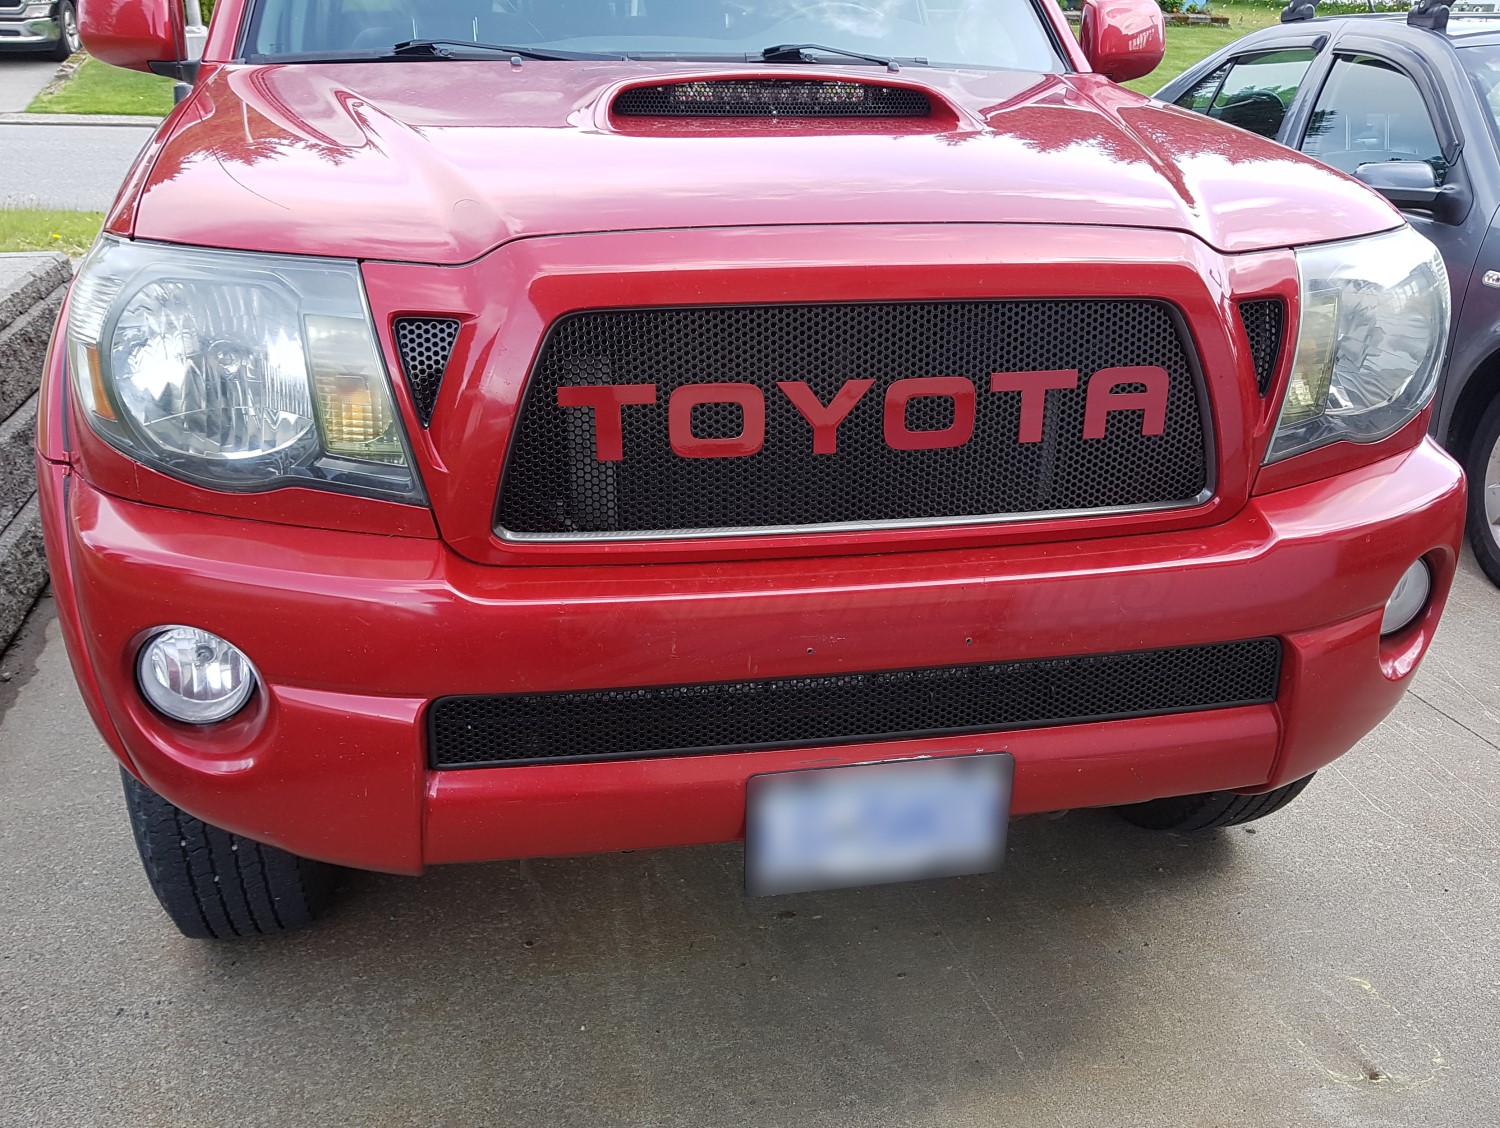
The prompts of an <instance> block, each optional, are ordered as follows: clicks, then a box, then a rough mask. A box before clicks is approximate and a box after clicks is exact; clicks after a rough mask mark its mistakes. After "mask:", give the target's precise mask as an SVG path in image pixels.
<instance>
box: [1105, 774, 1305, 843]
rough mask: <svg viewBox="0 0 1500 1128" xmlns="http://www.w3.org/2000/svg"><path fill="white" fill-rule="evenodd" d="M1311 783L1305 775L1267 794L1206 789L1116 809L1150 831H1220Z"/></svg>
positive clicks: (1275, 806) (1272, 809)
mask: <svg viewBox="0 0 1500 1128" xmlns="http://www.w3.org/2000/svg"><path fill="white" fill-rule="evenodd" d="M1314 774H1316V773H1314ZM1311 782H1312V776H1304V777H1303V778H1302V779H1299V780H1295V781H1293V782H1292V783H1289V784H1287V785H1286V786H1285V787H1278V788H1277V789H1276V790H1275V791H1268V792H1266V793H1265V794H1264V795H1241V794H1240V793H1239V792H1237V791H1204V792H1202V793H1200V794H1198V795H1176V796H1173V797H1172V798H1170V799H1152V800H1151V801H1150V802H1149V803H1133V804H1131V805H1130V806H1128V807H1116V808H1115V810H1117V811H1118V812H1119V813H1120V817H1121V818H1123V819H1125V820H1126V821H1127V822H1133V823H1135V825H1136V826H1143V827H1145V828H1146V829H1147V830H1175V831H1178V832H1179V833H1185V832H1187V831H1193V830H1218V829H1220V828H1221V827H1226V826H1239V825H1240V823H1247V822H1254V821H1255V820H1256V819H1263V818H1265V817H1266V816H1267V815H1271V814H1275V813H1276V812H1277V811H1279V810H1281V808H1283V807H1285V806H1286V805H1287V804H1288V803H1290V802H1291V801H1292V800H1293V799H1295V798H1297V796H1299V795H1301V794H1302V789H1303V788H1305V787H1306V786H1307V785H1308V784H1309V783H1311Z"/></svg>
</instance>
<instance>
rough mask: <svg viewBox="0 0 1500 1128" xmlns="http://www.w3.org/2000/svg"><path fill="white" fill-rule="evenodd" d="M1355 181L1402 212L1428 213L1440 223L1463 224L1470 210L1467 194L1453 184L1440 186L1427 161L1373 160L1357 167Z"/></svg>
mask: <svg viewBox="0 0 1500 1128" xmlns="http://www.w3.org/2000/svg"><path fill="white" fill-rule="evenodd" d="M1354 178H1355V179H1356V180H1358V181H1360V182H1361V183H1362V184H1367V185H1369V186H1370V187H1371V188H1373V189H1375V191H1377V192H1379V193H1380V194H1381V195H1382V196H1384V197H1385V198H1386V199H1387V200H1389V201H1390V202H1391V203H1393V204H1395V205H1396V206H1397V207H1398V208H1400V209H1401V210H1402V211H1425V212H1431V213H1432V218H1433V219H1435V220H1437V221H1438V222H1439V223H1462V222H1463V221H1464V217H1465V216H1466V215H1467V214H1468V211H1469V203H1470V200H1469V194H1468V193H1467V192H1465V191H1464V190H1463V189H1461V188H1460V187H1458V186H1457V185H1455V184H1447V185H1444V186H1442V187H1439V186H1438V182H1437V173H1436V172H1434V171H1433V169H1432V166H1431V165H1430V164H1428V163H1427V162H1426V161H1372V162H1370V163H1369V164H1362V165H1360V166H1359V167H1358V168H1356V169H1355V170H1354Z"/></svg>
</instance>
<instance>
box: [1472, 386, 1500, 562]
mask: <svg viewBox="0 0 1500 1128" xmlns="http://www.w3.org/2000/svg"><path fill="white" fill-rule="evenodd" d="M1464 472H1465V473H1466V474H1467V475H1468V476H1469V523H1468V533H1469V544H1470V545H1472V546H1473V549H1474V557H1475V559H1477V560H1478V561H1479V566H1480V567H1481V568H1483V569H1484V574H1485V575H1486V576H1488V577H1489V578H1490V582H1491V583H1493V584H1496V585H1500V399H1496V400H1495V401H1494V402H1493V403H1491V404H1490V406H1489V407H1488V408H1486V409H1485V412H1484V414H1483V415H1482V416H1480V418H1479V427H1478V428H1477V429H1476V430H1475V432H1474V441H1473V442H1472V443H1470V444H1469V456H1468V458H1466V459H1465V460H1464Z"/></svg>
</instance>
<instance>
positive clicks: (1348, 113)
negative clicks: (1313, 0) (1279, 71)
mask: <svg viewBox="0 0 1500 1128" xmlns="http://www.w3.org/2000/svg"><path fill="white" fill-rule="evenodd" d="M1320 79H1321V84H1320V86H1319V87H1318V88H1317V90H1316V91H1315V92H1314V91H1311V90H1310V91H1308V92H1307V93H1308V94H1310V95H1311V97H1310V98H1305V99H1304V105H1303V106H1301V107H1299V112H1298V113H1297V114H1296V115H1295V116H1294V120H1291V121H1289V122H1288V123H1287V130H1285V131H1284V132H1286V131H1292V132H1293V135H1294V137H1295V142H1294V147H1296V148H1298V149H1300V150H1301V151H1302V152H1304V153H1305V154H1307V155H1308V156H1310V157H1313V158H1315V159H1317V160H1319V161H1322V162H1323V163H1324V164H1328V165H1332V166H1333V167H1334V168H1336V169H1338V170H1339V171H1341V172H1346V173H1348V174H1349V175H1351V176H1353V175H1354V174H1355V173H1356V172H1357V170H1358V169H1359V167H1360V166H1361V165H1368V164H1377V163H1380V162H1384V161H1421V162H1423V163H1426V164H1427V165H1429V166H1430V167H1431V168H1432V170H1433V172H1434V174H1435V175H1436V178H1437V182H1438V184H1439V185H1444V184H1450V185H1453V186H1454V190H1455V191H1456V192H1460V193H1463V194H1467V191H1468V187H1467V184H1468V181H1467V173H1466V171H1465V169H1464V167H1463V138H1462V135H1461V133H1460V132H1459V128H1458V125H1457V123H1456V121H1455V119H1454V115H1453V113H1452V110H1451V107H1450V104H1449V101H1448V98H1447V96H1446V94H1445V93H1444V91H1443V89H1442V87H1441V85H1440V84H1439V83H1438V82H1437V81H1436V76H1435V74H1434V72H1433V70H1432V68H1431V67H1430V66H1428V65H1427V64H1426V63H1425V62H1424V60H1422V58H1421V57H1420V56H1419V55H1417V54H1416V53H1414V52H1411V51H1409V50H1401V49H1400V48H1399V46H1398V45H1392V44H1384V43H1381V42H1380V41H1378V40H1372V39H1370V38H1368V37H1365V36H1358V37H1356V36H1344V37H1342V38H1341V39H1340V40H1339V41H1338V42H1337V43H1336V44H1335V45H1334V48H1333V52H1332V58H1331V61H1330V65H1329V66H1328V68H1327V70H1326V73H1324V74H1323V75H1321V76H1320ZM1287 140H1291V138H1287ZM1403 214H1405V216H1406V218H1407V221H1408V222H1409V223H1410V224H1411V225H1412V226H1413V227H1414V228H1416V229H1417V230H1418V231H1420V232H1421V233H1422V234H1423V235H1425V236H1427V238H1429V239H1431V240H1432V241H1433V243H1435V244H1436V245H1437V248H1438V250H1439V251H1440V252H1441V253H1442V255H1443V261H1444V262H1445V263H1446V264H1447V267H1448V276H1449V282H1450V284H1451V286H1452V291H1453V299H1454V305H1455V310H1454V312H1455V314H1457V312H1458V310H1457V306H1458V304H1459V303H1460V302H1461V301H1462V299H1463V295H1464V292H1465V290H1466V288H1467V285H1468V279H1469V274H1470V272H1471V271H1472V269H1473V265H1474V260H1475V256H1476V255H1477V253H1478V250H1479V246H1478V242H1477V241H1476V238H1475V235H1474V232H1473V231H1472V230H1470V225H1468V224H1465V223H1463V222H1457V223H1455V222H1442V221H1439V220H1438V219H1436V218H1434V216H1433V215H1432V213H1431V212H1428V211H1424V210H1419V209H1414V208H1413V209H1403Z"/></svg>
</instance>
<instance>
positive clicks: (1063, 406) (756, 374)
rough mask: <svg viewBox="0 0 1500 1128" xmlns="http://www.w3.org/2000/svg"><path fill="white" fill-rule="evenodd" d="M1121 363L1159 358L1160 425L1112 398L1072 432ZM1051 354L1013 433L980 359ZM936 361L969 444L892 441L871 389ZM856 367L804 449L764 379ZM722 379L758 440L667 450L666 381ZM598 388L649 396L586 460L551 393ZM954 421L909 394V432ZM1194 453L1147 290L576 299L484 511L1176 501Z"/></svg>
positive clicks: (739, 516)
mask: <svg viewBox="0 0 1500 1128" xmlns="http://www.w3.org/2000/svg"><path fill="white" fill-rule="evenodd" d="M1128 365H1156V366H1160V367H1162V368H1165V369H1166V370H1167V372H1168V373H1169V375H1170V394H1169V396H1168V401H1167V413H1166V427H1165V430H1164V432H1163V433H1162V434H1160V435H1153V436H1146V435H1143V434H1142V430H1143V415H1142V413H1141V412H1139V411H1118V412H1113V413H1111V414H1110V416H1109V420H1108V428H1107V432H1106V434H1105V436H1104V437H1103V438H1100V439H1084V438H1083V429H1084V414H1085V411H1084V409H1085V403H1086V395H1087V393H1086V390H1085V389H1086V388H1087V385H1088V381H1089V378H1090V377H1091V376H1092V374H1093V373H1094V372H1096V371H1097V370H1099V369H1101V368H1106V367H1120V366H1128ZM1051 369H1065V370H1072V369H1077V370H1079V371H1080V372H1081V374H1082V376H1081V379H1080V380H1079V386H1078V388H1077V389H1076V390H1074V391H1052V392H1049V393H1048V394H1047V408H1046V416H1045V419H1046V426H1045V429H1044V432H1043V435H1042V441H1040V442H1033V443H1021V442H1019V441H1018V433H1019V426H1020V415H1021V396H1020V395H1019V394H1016V393H991V392H990V391H989V390H988V389H989V377H990V374H991V373H994V372H1030V371H1042V370H1051ZM935 375H941V376H961V377H967V378H968V379H969V380H971V381H973V382H974V383H975V386H976V388H977V389H978V395H977V403H978V411H977V416H976V426H975V431H974V437H973V439H972V440H970V441H969V442H968V443H967V444H965V445H964V446H962V447H956V448H951V449H946V450H925V451H897V450H892V449H891V448H890V447H888V446H887V445H886V442H885V437H884V430H883V422H882V421H883V397H884V393H885V389H886V388H887V387H888V386H889V385H890V384H891V383H892V382H894V381H896V380H899V379H903V378H908V377H927V376H935ZM853 379H869V380H874V381H875V385H874V387H872V388H871V389H870V391H869V392H867V393H866V394H865V396H864V397H863V399H861V400H860V401H859V403H858V405H857V406H856V407H855V408H854V410H853V411H852V412H851V413H850V415H849V416H848V418H847V419H845V420H844V422H843V423H842V425H841V426H840V428H839V431H838V450H837V452H836V453H835V454H832V455H828V454H823V455H817V454H814V453H813V450H812V431H811V428H810V427H809V425H808V423H807V421H806V420H805V419H804V418H803V417H802V415H801V414H800V413H799V412H798V410H797V409H796V407H794V406H793V404H792V402H791V401H790V400H789V399H788V398H787V396H786V395H785V394H784V393H783V392H782V391H781V389H780V388H778V387H777V381H805V382H807V383H808V384H809V385H810V386H811V388H812V390H813V392H815V393H816V395H817V396H818V398H819V400H820V402H821V403H824V404H828V403H830V402H831V401H832V399H833V397H834V396H835V395H836V394H837V393H838V391H839V389H840V388H842V387H843V386H844V383H845V382H846V381H848V380H853ZM732 382H743V383H750V384H754V385H755V386H756V387H758V388H759V389H760V390H761V392H762V394H763V396H764V400H765V404H766V434H765V443H764V446H763V448H762V449H761V451H760V452H759V453H757V454H754V455H749V456H745V457H735V458H683V457H681V456H679V455H677V454H676V453H674V452H673V450H672V447H671V444H670V442H669V438H668V422H667V421H668V400H669V399H670V397H671V393H672V391H673V390H674V389H675V388H677V387H679V386H681V385H683V384H693V383H714V384H722V383H732ZM600 384H655V385H656V389H657V400H656V403H655V405H653V406H634V405H632V406H626V407H624V408H623V409H622V416H623V420H624V436H623V439H624V442H623V455H624V457H623V458H622V459H621V460H620V461H599V460H598V459H596V457H595V451H596V446H595V432H594V412H593V411H592V410H590V409H587V408H578V407H559V406H558V402H557V392H558V389H559V388H560V387H564V386H573V385H600ZM1121 390H1122V391H1124V390H1129V389H1128V388H1122V389H1121ZM952 418H953V403H952V401H951V400H949V399H942V398H937V397H926V398H922V399H917V400H913V401H912V402H911V403H910V404H909V405H908V413H907V426H908V427H909V428H910V429H911V430H937V429H941V428H942V427H944V426H945V425H946V424H948V423H950V422H951V421H952ZM692 422H693V427H694V432H695V434H696V435H697V436H699V437H702V438H711V437H726V436H735V435H737V434H739V432H740V429H741V426H742V409H741V408H740V407H739V406H738V405H732V406H731V405H718V406H713V407H699V408H698V409H696V410H695V411H694V412H693V420H692ZM1205 448H1206V444H1205V441H1204V432H1203V423H1202V417H1201V413H1200V409H1199V402H1198V384H1197V380H1196V378H1195V376H1194V369H1193V363H1192V361H1191V359H1190V355H1189V352H1188V348H1187V346H1186V345H1185V344H1184V341H1183V337H1182V334H1181V332H1180V331H1179V329H1178V326H1177V323H1176V319H1175V318H1174V316H1173V314H1172V312H1171V311H1170V310H1169V309H1168V307H1167V306H1166V305H1164V304H1162V303H1160V302H1156V301H1145V300H1110V301H1093V300H1090V301H1083V300H1067V299H1062V300H1047V301H991V302H903V303H866V304H856V305H798V306H738V307H734V306H726V307H708V308H688V309H642V310H623V311H612V312H593V311H591V312H584V313H575V314H570V315H567V316H565V317H563V318H560V319H559V320H558V321H557V322H555V323H554V324H553V326H552V329H551V331H550V333H549V334H548V336H547V339H546V341H545V342H544V344H543V347H542V351H541V354H540V356H539V357H538V359H537V362H536V365H535V367H534V368H533V370H532V373H531V378H530V382H529V384H528V387H527V392H526V396H525V401H524V403H523V405H522V409H521V414H520V422H519V424H518V426H517V428H516V432H515V436H514V439H513V441H512V444H511V450H510V456H509V460H508V465H507V467H506V471H505V476H504V481H503V484H502V487H501V491H500V500H499V505H498V512H497V525H498V526H499V528H500V529H501V530H503V531H505V532H508V533H512V534H521V535H527V534H533V535H535V534H541V535H547V534H552V535H557V534H565V535H566V534H572V535H580V534H583V535H599V536H613V535H621V536H629V535H630V534H632V533H648V532H658V533H660V532H668V531H674V530H720V529H736V528H764V527H778V526H807V525H821V524H839V523H847V522H872V523H881V522H891V521H900V520H924V519H925V520H938V521H940V520H942V519H945V518H964V517H982V516H990V515H1009V514H1028V513H1043V512H1048V511H1054V512H1055V511H1071V510H1089V509H1098V508H1104V507H1111V506H1126V507H1133V506H1142V505H1150V504H1175V503H1189V502H1191V501H1192V500H1193V499H1195V498H1197V497H1198V496H1199V495H1200V494H1201V493H1202V491H1203V490H1204V489H1205V488H1206V487H1207V485H1208V481H1209V472H1208V465H1207V459H1206V454H1205Z"/></svg>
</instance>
